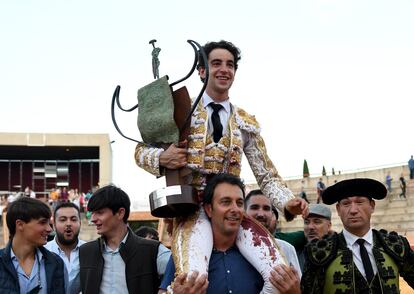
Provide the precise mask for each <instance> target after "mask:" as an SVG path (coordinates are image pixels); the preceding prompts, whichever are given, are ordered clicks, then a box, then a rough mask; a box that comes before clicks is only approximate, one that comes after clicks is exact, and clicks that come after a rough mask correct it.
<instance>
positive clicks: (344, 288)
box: [301, 178, 414, 294]
mask: <svg viewBox="0 0 414 294" xmlns="http://www.w3.org/2000/svg"><path fill="white" fill-rule="evenodd" d="M386 195H387V189H386V188H385V186H384V185H383V184H382V183H380V182H378V181H376V180H373V179H361V178H358V179H349V180H344V181H341V182H338V183H336V184H335V185H333V186H330V187H328V188H327V189H326V190H325V191H324V193H323V194H322V199H323V202H324V203H325V204H329V205H330V204H334V203H336V210H337V212H338V215H339V217H340V218H341V221H342V224H343V225H344V229H343V231H342V232H341V233H339V234H336V233H334V234H332V235H328V236H326V237H325V238H323V239H321V240H314V241H312V242H310V243H309V244H308V245H307V247H306V249H305V250H306V252H305V257H306V261H305V270H304V273H303V275H302V281H301V283H302V293H309V294H319V293H355V294H359V293H361V294H362V293H364V294H365V293H386V294H392V293H400V290H399V276H401V277H403V278H404V279H405V281H406V282H407V283H408V284H409V285H410V287H412V288H413V287H414V251H413V250H412V249H411V248H410V245H409V243H408V241H407V239H405V238H404V237H402V236H399V235H398V234H397V233H396V232H391V233H388V232H386V231H384V230H380V231H377V230H375V229H372V228H371V223H370V220H371V215H372V213H373V212H374V210H375V200H374V199H376V200H381V199H383V198H385V196H386Z"/></svg>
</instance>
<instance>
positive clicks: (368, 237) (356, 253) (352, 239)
mask: <svg viewBox="0 0 414 294" xmlns="http://www.w3.org/2000/svg"><path fill="white" fill-rule="evenodd" d="M343 234H344V237H345V241H346V246H347V247H348V248H349V249H350V250H351V251H352V256H353V261H354V264H355V265H356V267H357V268H358V270H359V271H360V273H361V274H362V275H363V276H364V277H365V279H366V275H365V269H364V265H363V264H362V259H361V253H360V249H359V244H358V243H357V242H356V241H357V240H358V239H364V240H365V243H364V246H365V248H366V249H367V252H368V256H369V260H370V261H371V264H372V269H373V270H374V275H376V274H377V272H378V268H377V265H376V263H375V259H374V254H373V253H372V247H373V246H374V240H373V236H372V230H371V229H369V231H368V232H367V233H366V234H365V235H364V236H363V237H358V236H355V235H353V234H351V233H350V232H348V231H347V230H345V229H344V230H343Z"/></svg>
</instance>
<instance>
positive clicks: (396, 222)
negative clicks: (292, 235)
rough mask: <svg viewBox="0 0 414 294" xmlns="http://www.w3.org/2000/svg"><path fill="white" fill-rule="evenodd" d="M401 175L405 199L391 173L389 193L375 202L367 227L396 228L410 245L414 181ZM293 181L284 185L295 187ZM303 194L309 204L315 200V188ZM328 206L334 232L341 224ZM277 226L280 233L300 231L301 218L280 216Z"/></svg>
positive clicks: (413, 227)
mask: <svg viewBox="0 0 414 294" xmlns="http://www.w3.org/2000/svg"><path fill="white" fill-rule="evenodd" d="M386 172H387V171H386ZM332 177H334V176H330V178H331V179H330V182H332V183H333V180H332ZM353 177H362V176H360V175H355V176H351V177H348V178H353ZM367 177H370V176H367ZM404 177H405V180H406V183H407V192H406V195H407V199H405V198H400V197H399V194H400V193H401V189H400V188H399V182H398V178H399V175H398V177H397V175H396V176H394V179H395V180H394V181H393V186H392V192H390V193H388V195H387V197H386V198H385V199H383V200H379V201H376V205H375V212H374V213H373V215H372V217H371V226H372V227H373V228H375V229H385V230H387V231H396V232H398V233H399V234H401V235H404V236H406V237H407V238H408V239H409V241H410V243H411V244H412V245H414V180H409V177H408V175H405V176H404ZM372 178H375V177H372ZM317 180H318V178H316V179H312V180H311V181H312V182H315V187H316V182H317ZM338 180H339V179H338ZM377 180H380V181H381V179H378V178H377ZM297 181H298V182H299V184H300V180H291V181H287V183H288V187H291V186H293V187H297V186H298V183H297ZM325 183H326V181H325ZM291 190H292V192H294V194H295V195H298V194H299V192H300V191H299V190H298V189H292V188H291ZM306 193H307V197H308V200H309V201H310V203H316V198H317V196H316V188H308V189H307V191H306ZM330 208H331V211H332V229H333V230H335V231H336V232H340V231H341V230H342V228H343V226H342V222H341V220H340V218H339V216H338V214H337V212H336V208H335V205H331V206H330ZM278 228H280V229H281V230H282V231H284V232H291V231H298V230H303V219H302V218H301V217H297V218H296V219H295V220H293V221H292V222H286V221H285V220H284V219H283V218H281V219H280V220H279V224H278Z"/></svg>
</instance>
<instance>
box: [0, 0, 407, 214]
mask: <svg viewBox="0 0 414 294" xmlns="http://www.w3.org/2000/svg"><path fill="white" fill-rule="evenodd" d="M202 3H203V5H201V2H198V1H190V0H176V1H164V0H160V1H136V0H135V1H128V0H125V1H115V0H113V1H109V0H99V1H97V0H88V1H85V0H82V1H81V0H31V1H29V0H20V1H13V0H2V1H0V37H1V46H0V91H1V94H0V97H1V98H0V99H1V102H2V103H1V105H2V106H1V107H0V132H40V133H53V132H56V133H108V134H109V136H110V140H111V141H115V142H114V143H112V144H111V146H112V152H113V171H112V174H113V177H112V180H113V183H114V184H116V185H118V186H120V187H121V188H123V189H124V190H126V191H127V193H128V194H129V195H130V196H131V198H133V202H134V208H135V209H145V207H147V206H148V194H149V193H150V192H152V191H153V190H155V189H158V188H160V187H162V186H164V183H165V181H164V179H163V178H161V179H155V178H154V177H153V176H152V175H150V174H147V173H146V172H144V171H142V170H140V169H139V168H138V167H137V166H136V165H135V162H134V158H133V154H134V149H135V143H134V142H130V141H127V140H126V139H124V138H122V137H121V136H120V135H118V134H117V132H116V130H115V128H114V127H113V125H112V121H111V116H110V103H111V98H112V94H113V91H114V89H115V87H116V85H121V104H122V106H123V107H125V108H129V107H131V106H133V105H135V104H136V102H137V97H136V95H137V90H138V89H139V88H141V87H143V86H145V85H146V84H148V83H150V82H151V81H152V80H153V77H152V68H151V50H152V46H151V45H150V44H148V42H149V40H151V39H156V40H157V43H156V45H157V46H158V47H160V48H161V53H160V55H159V58H160V69H159V70H160V75H161V76H163V75H168V76H169V77H170V81H175V80H178V79H180V78H181V77H183V76H185V75H186V74H187V72H188V71H189V70H190V68H191V65H192V62H193V58H194V57H193V51H192V48H191V47H190V45H188V44H187V43H186V40H188V39H192V40H195V41H197V42H199V43H201V44H204V43H206V42H208V41H217V40H221V39H225V40H229V41H232V42H233V43H234V44H236V46H238V47H239V48H240V49H241V53H242V59H241V61H240V64H239V69H238V71H237V73H236V80H235V82H234V84H233V87H232V89H231V91H230V101H231V102H232V103H234V104H236V105H238V106H239V107H242V108H244V109H246V110H247V111H248V112H249V113H251V114H254V115H255V116H256V119H257V120H258V121H259V123H260V124H261V127H262V135H263V137H264V140H265V142H266V146H267V149H268V153H269V156H270V157H271V159H272V160H273V163H274V164H275V166H276V167H277V169H278V170H279V172H280V174H281V175H282V177H284V178H291V177H296V176H300V175H301V173H302V167H303V160H304V159H306V160H307V162H308V165H309V169H310V172H311V174H313V175H316V176H317V175H320V173H321V171H322V166H325V168H326V169H327V171H331V169H332V168H334V169H335V170H336V171H338V170H341V171H350V170H355V169H364V168H370V167H375V166H388V165H394V164H400V163H406V162H407V161H408V159H409V157H410V155H411V154H413V153H414V136H413V110H414V102H413V98H414V83H413V80H414V54H413V52H414V34H413V32H414V18H413V17H412V16H413V15H414V1H411V0H407V1H402V0H401V1H400V0H395V1H384V0H355V1H354V0H316V1H310V0H309V1H300V0H291V1H287V0H286V1H280V0H269V1H264V0H258V1H244V0H239V1H216V0H211V1H203V2H202ZM182 85H185V86H186V87H187V88H188V90H189V93H190V95H191V96H197V94H198V92H199V91H200V89H201V86H202V84H201V82H200V81H199V79H198V76H197V74H196V73H194V75H193V76H192V77H191V78H190V79H188V80H187V81H185V82H184V83H182V84H180V86H182ZM136 116H137V114H136V113H121V112H117V117H118V123H119V125H120V127H121V129H122V130H123V132H124V133H125V134H126V135H128V136H130V137H133V138H136V139H140V135H139V131H138V129H137V125H136V119H137V118H136ZM242 177H243V178H244V179H245V181H246V182H247V183H251V182H254V177H253V175H252V173H251V171H250V168H249V167H248V163H247V161H244V162H243V172H242Z"/></svg>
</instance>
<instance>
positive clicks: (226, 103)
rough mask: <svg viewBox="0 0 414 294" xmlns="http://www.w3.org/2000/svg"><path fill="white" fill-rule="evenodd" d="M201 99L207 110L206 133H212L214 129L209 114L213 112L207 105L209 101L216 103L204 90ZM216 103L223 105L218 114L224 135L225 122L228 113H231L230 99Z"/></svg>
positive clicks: (225, 131) (225, 130)
mask: <svg viewBox="0 0 414 294" xmlns="http://www.w3.org/2000/svg"><path fill="white" fill-rule="evenodd" d="M202 100H203V107H204V108H205V109H206V110H207V115H208V133H209V134H212V133H213V130H214V127H213V122H212V120H211V114H212V113H213V108H211V107H210V106H208V105H209V104H210V103H211V102H213V103H216V102H214V100H213V99H212V98H211V97H210V96H208V94H207V93H206V92H204V94H203V98H202ZM216 104H220V105H221V106H223V109H221V110H220V111H219V116H220V122H221V125H222V126H223V136H224V135H226V134H227V132H228V130H227V129H228V128H227V123H228V121H229V118H230V114H231V106H230V101H229V99H227V100H225V101H223V102H220V103H216Z"/></svg>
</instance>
